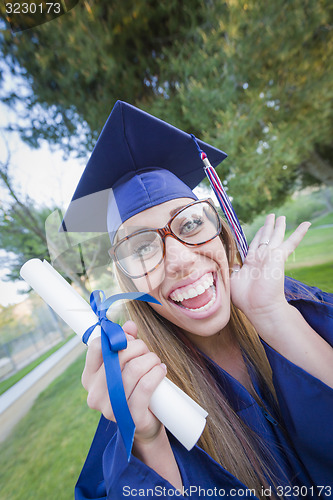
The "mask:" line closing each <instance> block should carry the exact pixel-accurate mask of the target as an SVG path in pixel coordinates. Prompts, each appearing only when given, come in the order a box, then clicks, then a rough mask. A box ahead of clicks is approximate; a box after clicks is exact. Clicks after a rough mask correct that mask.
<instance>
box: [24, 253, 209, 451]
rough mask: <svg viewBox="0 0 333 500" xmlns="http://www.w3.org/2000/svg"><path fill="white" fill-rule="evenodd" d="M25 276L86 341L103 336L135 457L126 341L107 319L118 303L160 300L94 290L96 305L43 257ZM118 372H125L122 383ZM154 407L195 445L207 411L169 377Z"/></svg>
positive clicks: (117, 409) (115, 399)
mask: <svg viewBox="0 0 333 500" xmlns="http://www.w3.org/2000/svg"><path fill="white" fill-rule="evenodd" d="M21 276H22V278H23V279H24V280H25V281H26V282H27V283H28V284H29V285H30V286H31V287H32V288H33V289H34V290H35V291H36V292H37V293H38V294H39V295H40V296H41V297H42V298H43V299H44V301H45V302H46V303H47V304H48V305H50V306H51V307H52V309H54V311H55V312H56V313H57V314H58V315H59V316H60V317H61V318H62V319H63V320H64V321H65V322H66V323H67V324H68V325H69V326H70V327H71V328H72V329H73V331H74V332H75V333H76V334H77V335H79V336H80V338H81V339H82V337H84V338H85V340H86V339H87V343H88V344H89V343H90V342H91V341H92V340H93V339H94V338H96V337H97V336H99V335H101V336H102V346H103V359H104V364H105V370H106V376H107V382H108V389H109V395H110V399H111V405H112V408H113V411H114V414H115V416H116V419H117V423H118V426H119V430H120V432H121V434H122V437H123V440H124V443H125V446H126V450H127V454H128V457H129V456H130V452H131V447H132V441H133V435H134V429H135V428H134V424H133V421H132V419H131V415H130V413H129V411H128V407H127V403H126V398H125V404H126V408H127V411H125V410H124V397H125V396H124V389H123V385H122V379H121V373H120V368H119V360H118V350H121V349H124V348H126V337H125V334H124V332H123V330H122V328H121V327H120V326H119V325H117V324H115V323H113V322H112V321H109V320H108V319H107V317H106V312H107V309H108V308H109V307H110V305H111V304H112V303H113V302H114V301H115V300H119V299H124V298H127V299H136V300H143V301H154V300H155V299H153V297H150V296H147V295H144V294H140V293H134V294H119V295H116V296H113V297H110V298H109V299H106V300H105V301H102V300H101V297H100V294H99V293H97V292H94V293H93V294H92V296H91V307H90V306H89V304H88V303H87V302H86V301H85V300H84V299H83V298H82V297H81V296H80V295H79V294H78V293H77V292H76V291H75V290H74V289H73V288H72V287H71V286H70V285H69V284H68V283H67V281H66V280H65V279H64V278H62V277H61V276H60V274H58V273H57V271H55V269H54V268H53V267H52V266H51V265H50V264H48V263H47V262H46V261H44V262H42V261H40V260H38V259H32V260H30V261H28V262H26V263H25V264H24V266H23V267H22V269H21ZM134 295H135V296H134ZM94 311H95V312H94ZM95 313H96V314H95ZM124 338H125V342H124ZM111 366H112V367H113V368H110V367H111ZM117 370H118V372H117ZM108 372H109V373H108ZM110 372H112V373H110ZM115 373H118V374H120V380H119V379H118V378H117V376H115ZM149 409H150V410H151V411H152V412H153V413H154V415H155V416H156V417H157V418H158V420H160V422H161V423H163V424H164V425H165V427H166V428H167V429H168V430H169V431H170V432H171V433H172V434H173V435H174V436H175V437H176V438H177V439H178V440H179V441H180V442H181V443H182V444H183V445H184V446H185V447H186V448H187V449H188V450H190V449H191V448H192V447H193V446H194V445H195V443H196V442H197V440H198V439H199V437H200V435H201V433H202V431H203V429H204V427H205V423H206V420H205V417H206V416H207V412H206V411H205V410H203V409H202V408H201V407H200V406H199V405H198V404H197V403H195V402H194V401H193V400H192V399H191V398H189V396H187V395H186V394H185V393H184V392H183V391H181V390H180V389H179V388H178V387H177V386H175V385H174V384H173V383H172V382H171V381H169V380H168V379H166V378H164V379H163V380H162V382H161V383H160V384H159V386H158V387H157V389H156V390H155V391H154V393H153V395H152V397H151V400H150V403H149Z"/></svg>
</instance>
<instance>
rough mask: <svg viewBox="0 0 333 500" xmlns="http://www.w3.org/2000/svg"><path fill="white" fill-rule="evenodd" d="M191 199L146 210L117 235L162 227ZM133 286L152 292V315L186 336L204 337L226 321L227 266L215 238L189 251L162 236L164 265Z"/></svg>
mask: <svg viewBox="0 0 333 500" xmlns="http://www.w3.org/2000/svg"><path fill="white" fill-rule="evenodd" d="M192 201H193V200H191V199H190V198H177V199H174V200H170V201H167V202H165V203H162V204H161V205H157V206H155V207H152V208H148V209H147V210H144V211H143V212H141V213H139V214H136V215H134V216H133V217H131V218H130V219H128V220H127V221H126V222H125V223H124V224H123V225H122V227H121V233H122V230H124V232H125V233H126V234H131V233H132V232H134V231H135V230H137V229H138V228H140V229H143V228H147V229H156V228H162V227H164V226H165V225H166V224H167V223H168V221H169V219H170V218H171V217H172V215H173V214H174V213H175V212H176V211H177V210H179V209H181V208H182V207H184V206H186V205H188V204H189V203H191V202H192ZM133 283H134V285H135V286H136V288H137V289H138V291H140V292H144V293H149V294H151V295H152V296H153V297H154V298H156V299H157V300H158V301H159V302H160V303H161V305H158V304H151V307H152V308H153V309H155V310H156V312H158V313H159V314H160V315H161V316H163V317H164V318H166V319H168V320H169V321H171V322H172V323H174V324H175V325H177V326H179V327H180V328H182V329H183V330H184V331H185V332H188V333H190V334H194V335H200V336H204V337H209V336H212V335H215V334H216V333H217V332H219V331H220V330H221V329H222V328H224V327H225V326H226V324H227V323H228V321H229V318H230V287H229V265H228V261H227V256H226V252H225V250H224V247H223V245H222V242H221V240H220V238H219V237H218V236H217V237H216V238H214V239H213V240H212V241H210V242H208V243H205V244H203V245H200V246H193V247H190V246H186V245H184V244H183V243H181V242H180V241H178V240H176V239H175V238H173V237H172V236H166V238H165V258H164V261H163V262H162V263H161V264H160V265H159V266H158V267H157V268H156V269H155V270H154V271H152V272H150V273H149V274H148V275H147V276H144V277H141V278H136V279H133Z"/></svg>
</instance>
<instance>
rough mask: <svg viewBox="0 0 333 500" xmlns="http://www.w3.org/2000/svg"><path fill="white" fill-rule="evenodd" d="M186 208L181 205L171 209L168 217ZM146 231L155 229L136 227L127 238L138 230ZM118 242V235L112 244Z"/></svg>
mask: <svg viewBox="0 0 333 500" xmlns="http://www.w3.org/2000/svg"><path fill="white" fill-rule="evenodd" d="M184 207H186V204H185V205H181V206H179V207H177V208H173V209H172V210H170V212H169V214H170V216H171V217H172V216H173V215H175V214H176V213H177V212H179V210H181V209H182V208H184ZM145 229H147V231H149V230H150V229H152V230H154V229H156V228H152V227H147V226H137V227H136V229H135V231H133V232H132V233H130V234H128V235H127V236H131V234H133V233H135V232H136V231H140V230H145ZM123 238H124V237H122V238H120V239H123ZM118 241H119V235H118V234H116V236H115V239H114V244H115V243H117V242H118Z"/></svg>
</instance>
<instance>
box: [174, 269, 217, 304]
mask: <svg viewBox="0 0 333 500" xmlns="http://www.w3.org/2000/svg"><path fill="white" fill-rule="evenodd" d="M213 283H214V279H213V274H212V273H207V274H205V275H204V276H203V277H202V281H199V283H198V284H197V285H196V287H192V288H189V289H187V290H186V291H181V289H178V290H175V291H174V292H172V293H171V294H170V298H171V299H172V300H174V301H175V302H182V301H183V300H185V299H193V297H197V296H198V295H201V294H203V293H204V292H205V291H206V290H207V288H209V287H210V286H212V285H213Z"/></svg>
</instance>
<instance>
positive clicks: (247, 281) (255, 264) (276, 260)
mask: <svg viewBox="0 0 333 500" xmlns="http://www.w3.org/2000/svg"><path fill="white" fill-rule="evenodd" d="M310 225H311V224H310V222H302V224H300V225H299V226H298V227H297V229H296V230H295V231H294V232H293V233H292V234H291V235H290V236H289V238H287V239H286V240H284V237H285V230H286V219H285V217H284V216H281V217H278V218H277V219H276V221H275V215H274V214H270V215H268V216H267V217H266V221H265V224H264V226H263V227H261V228H260V229H259V231H258V232H257V234H256V235H255V237H254V238H253V240H252V242H251V245H250V247H249V251H248V254H247V257H246V259H245V261H244V264H243V266H242V267H241V268H240V267H239V266H237V267H236V268H234V270H233V272H232V274H231V300H232V301H233V303H234V304H235V306H236V307H238V308H239V309H240V310H241V311H243V313H244V314H245V315H246V316H247V317H248V318H249V319H250V321H252V320H253V319H256V318H257V316H260V317H265V316H266V315H269V314H270V313H271V312H272V311H273V310H276V309H278V308H279V307H280V306H285V305H286V299H285V296H284V266H285V262H286V260H287V258H288V257H289V255H291V254H292V252H293V251H294V250H295V249H296V248H297V246H298V245H299V244H300V242H301V241H302V239H303V238H304V236H305V234H306V232H307V230H308V229H309V227H310Z"/></svg>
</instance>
